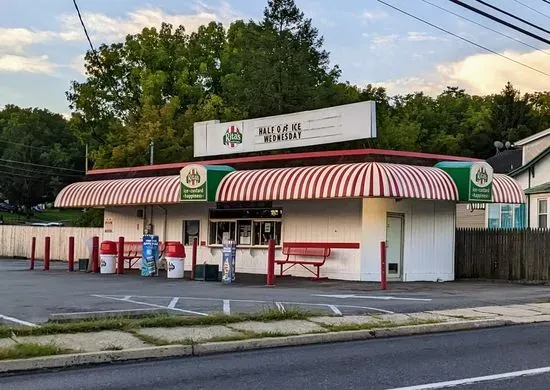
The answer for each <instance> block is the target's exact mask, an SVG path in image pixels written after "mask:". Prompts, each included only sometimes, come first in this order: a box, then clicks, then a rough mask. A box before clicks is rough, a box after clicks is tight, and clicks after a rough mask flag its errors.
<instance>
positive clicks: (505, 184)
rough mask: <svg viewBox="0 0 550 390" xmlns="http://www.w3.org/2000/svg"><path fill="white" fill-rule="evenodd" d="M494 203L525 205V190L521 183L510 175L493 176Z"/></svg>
mask: <svg viewBox="0 0 550 390" xmlns="http://www.w3.org/2000/svg"><path fill="white" fill-rule="evenodd" d="M493 202H494V203H524V202H525V200H524V195H523V189H522V188H521V186H520V185H519V183H518V182H517V181H516V180H514V179H513V178H511V177H510V176H508V175H503V174H500V173H495V174H494V175H493Z"/></svg>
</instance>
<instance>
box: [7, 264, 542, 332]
mask: <svg viewBox="0 0 550 390" xmlns="http://www.w3.org/2000/svg"><path fill="white" fill-rule="evenodd" d="M27 267H28V262H27V261H21V260H0V296H2V297H9V298H7V299H2V300H0V315H3V316H7V317H11V318H13V319H15V320H20V321H26V322H31V323H40V322H44V321H47V320H48V319H49V318H51V316H52V315H55V314H59V313H61V314H68V313H69V314H70V315H73V314H79V313H81V314H82V312H86V313H90V312H95V313H97V312H102V313H105V312H113V313H115V312H119V313H120V312H122V313H124V312H125V311H126V310H154V309H163V308H164V310H166V309H167V308H168V307H170V309H169V310H170V311H171V312H173V313H175V314H192V315H193V313H197V312H198V313H211V312H221V311H222V310H223V311H225V310H226V309H229V310H230V312H231V313H237V312H251V311H258V310H262V309H264V308H265V307H267V306H271V307H274V306H275V305H274V304H275V303H276V302H279V303H282V304H283V305H284V306H285V307H292V306H293V305H294V306H297V307H298V308H300V309H302V310H307V311H317V310H319V311H322V312H325V313H327V314H338V313H337V312H334V310H333V308H335V307H336V308H337V310H339V311H340V312H342V313H343V314H351V313H361V314H364V313H381V312H382V313H384V312H387V311H391V312H402V313H407V312H418V311H426V310H441V309H450V308H459V307H475V306H490V305H511V304H521V303H530V302H540V301H547V300H548V298H549V297H550V293H549V290H550V289H549V288H548V286H543V285H538V286H536V285H520V284H509V283H491V282H475V281H474V282H470V281H468V282H449V283H422V282H419V283H390V284H389V289H388V290H387V291H384V292H382V291H380V287H379V284H378V283H365V282H346V281H337V280H325V281H310V280H303V279H301V280H300V279H277V280H276V282H277V286H276V287H274V288H267V287H265V277H262V276H256V277H251V276H246V275H241V274H238V275H237V278H238V280H237V283H236V284H234V285H231V286H226V285H222V284H221V283H217V282H199V281H189V280H174V279H171V280H167V279H166V278H165V277H162V276H161V277H158V278H141V277H139V276H138V275H137V274H136V273H134V274H124V275H99V274H87V273H82V272H73V273H68V272H67V271H66V264H60V263H52V270H51V271H49V272H43V271H41V270H40V269H41V264H40V263H37V265H36V270H35V271H33V272H29V271H26V268H27ZM226 303H227V305H226ZM12 324H13V321H12Z"/></svg>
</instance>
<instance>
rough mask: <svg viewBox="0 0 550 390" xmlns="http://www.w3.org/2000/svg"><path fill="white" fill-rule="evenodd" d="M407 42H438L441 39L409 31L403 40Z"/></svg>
mask: <svg viewBox="0 0 550 390" xmlns="http://www.w3.org/2000/svg"><path fill="white" fill-rule="evenodd" d="M405 39H406V40H407V41H409V42H424V41H438V40H440V39H441V38H439V37H435V36H433V35H430V34H428V33H425V32H417V31H409V32H408V33H407V37H406V38H405Z"/></svg>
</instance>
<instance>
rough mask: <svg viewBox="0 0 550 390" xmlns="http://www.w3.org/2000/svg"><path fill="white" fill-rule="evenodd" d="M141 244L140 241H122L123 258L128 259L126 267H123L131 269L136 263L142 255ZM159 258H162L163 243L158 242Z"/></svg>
mask: <svg viewBox="0 0 550 390" xmlns="http://www.w3.org/2000/svg"><path fill="white" fill-rule="evenodd" d="M142 245H143V243H142V242H141V241H125V242H124V260H125V261H128V267H127V268H125V269H132V268H133V267H134V266H135V265H136V263H138V262H139V261H140V260H141V258H142V257H143V255H142ZM159 251H160V253H159V259H160V258H162V256H163V254H164V243H163V242H160V243H159Z"/></svg>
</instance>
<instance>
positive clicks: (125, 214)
mask: <svg viewBox="0 0 550 390" xmlns="http://www.w3.org/2000/svg"><path fill="white" fill-rule="evenodd" d="M274 206H275V207H283V222H282V237H283V242H284V241H305V242H348V243H349V242H353V243H358V242H359V241H360V232H361V201H360V200H335V201H331V200H324V201H289V202H282V203H278V204H274ZM211 207H215V205H214V204H213V203H186V204H182V205H173V206H165V208H166V210H167V211H168V219H167V229H166V236H165V235H164V232H163V231H164V211H163V210H162V209H160V208H159V207H157V206H155V207H154V211H153V224H154V227H155V231H154V233H155V234H157V235H159V238H160V240H161V241H165V240H166V239H167V240H168V241H182V233H183V232H182V230H183V229H182V222H183V221H184V220H186V219H188V220H192V219H198V220H200V221H201V232H200V237H199V241H205V242H207V241H208V209H209V208H211ZM150 209H151V206H147V217H146V218H147V220H149V218H150V215H151V211H150ZM136 215H137V208H136V207H121V208H112V209H107V210H106V211H105V218H112V220H113V233H104V237H105V239H106V240H117V239H118V237H119V236H121V235H123V236H124V237H125V239H126V240H128V241H139V240H140V239H141V236H142V234H143V220H141V219H138V218H137V217H136ZM185 249H186V254H187V258H188V259H189V261H187V262H186V264H185V269H186V270H190V269H191V265H190V264H191V262H190V260H191V250H192V248H191V247H186V248H185ZM221 256H222V254H221V248H218V247H208V246H202V247H199V249H198V253H197V257H198V259H197V262H198V263H204V262H206V263H208V264H219V263H220V262H221ZM276 257H277V258H278V259H279V258H282V255H281V253H280V250H278V251H277V254H276ZM266 262H267V249H266V248H239V249H237V266H236V267H237V272H244V273H259V274H265V272H266V269H267V263H266ZM359 269H360V258H359V250H357V249H335V250H333V251H332V254H331V256H330V258H329V259H328V260H327V263H326V265H325V266H324V267H322V268H321V275H322V276H328V277H329V278H338V279H349V280H357V279H358V277H359ZM291 274H292V275H296V276H312V275H311V274H309V273H308V272H307V271H306V270H304V269H303V268H301V267H299V266H295V267H294V268H293V269H292V270H291Z"/></svg>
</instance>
